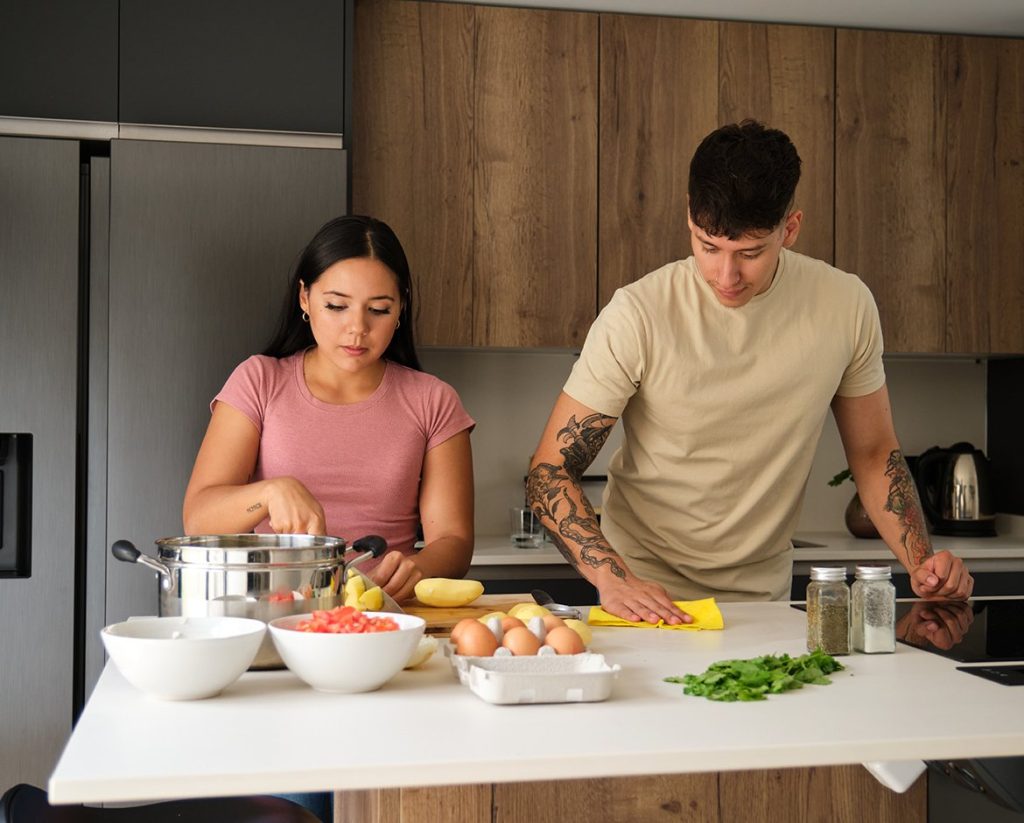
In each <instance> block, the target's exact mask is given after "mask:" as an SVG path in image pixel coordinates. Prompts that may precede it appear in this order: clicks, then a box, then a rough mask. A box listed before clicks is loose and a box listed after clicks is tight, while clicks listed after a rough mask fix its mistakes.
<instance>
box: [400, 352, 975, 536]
mask: <svg viewBox="0 0 1024 823" xmlns="http://www.w3.org/2000/svg"><path fill="white" fill-rule="evenodd" d="M420 358H421V360H422V361H423V367H424V369H426V370H427V371H429V372H431V373H432V374H436V375H437V376H438V377H440V378H441V379H442V380H445V381H447V382H448V383H450V384H451V385H452V386H454V387H455V389H456V390H457V391H458V392H459V395H460V396H461V397H462V402H463V404H464V405H465V406H466V409H467V410H468V411H469V413H470V414H471V415H472V416H473V417H474V418H475V419H476V421H477V426H476V430H475V431H474V432H473V438H472V440H473V470H474V475H475V485H476V532H477V535H479V536H489V535H499V534H504V533H506V531H507V529H508V525H507V523H508V509H509V507H510V506H516V505H521V504H522V499H523V482H522V481H523V475H524V474H526V472H527V470H528V467H529V461H530V455H531V454H533V450H534V449H535V448H536V446H537V442H538V440H539V439H540V435H541V431H542V429H543V428H544V424H545V423H546V422H547V418H548V414H550V412H551V407H552V405H553V404H554V402H555V398H556V397H557V396H558V392H559V391H560V390H561V388H562V384H563V383H564V382H565V379H566V377H567V376H568V374H569V371H570V369H571V368H572V364H573V363H574V362H575V360H576V355H575V353H574V352H571V351H522V350H478V349H477V350H474V349H429V348H425V349H421V350H420ZM885 368H886V375H887V380H888V385H889V394H890V398H891V401H892V408H893V415H894V417H895V421H896V433H897V435H898V436H899V439H900V444H901V445H902V447H903V451H904V453H906V454H920V453H921V452H922V451H924V450H925V449H927V448H929V447H930V446H935V445H941V446H949V445H951V444H953V443H955V442H957V441H959V440H968V441H970V442H972V443H973V444H974V445H975V446H977V447H978V448H982V449H984V448H986V440H985V392H986V367H985V363H984V362H975V361H973V360H963V359H941V358H931V359H928V358H911V357H903V358H887V359H886V363H885ZM620 439H621V427H619V426H616V427H615V429H613V431H612V434H611V436H610V437H609V438H608V442H607V443H606V444H605V447H604V448H603V449H602V451H601V453H600V454H599V455H598V457H597V459H596V460H595V461H594V463H593V465H592V466H591V467H590V468H589V469H588V473H589V474H603V473H604V472H605V470H606V468H607V465H608V460H609V458H610V457H611V455H612V454H613V453H614V451H615V450H616V449H617V448H618V446H619V443H620ZM845 467H846V458H845V457H844V456H843V449H842V444H841V443H840V441H839V434H838V432H837V430H836V426H835V423H834V422H833V420H832V416H831V415H828V417H827V419H826V422H825V430H824V431H823V433H822V436H821V442H820V443H819V444H818V449H817V453H816V455H815V458H814V464H813V465H812V467H811V474H810V477H809V478H808V481H807V494H806V497H805V499H804V508H803V514H802V516H801V519H800V529H799V530H800V531H807V532H811V531H815V532H820V531H842V530H843V529H844V528H845V526H844V525H843V512H844V511H845V509H846V504H847V503H848V502H849V499H850V497H852V495H853V486H852V485H851V484H849V483H844V484H843V485H842V486H839V487H838V488H833V487H831V486H829V485H828V481H829V480H830V479H831V478H832V477H833V475H835V474H836V473H837V472H839V471H841V470H842V469H843V468H845ZM592 502H594V503H595V504H598V503H599V502H600V501H598V500H593V501H592Z"/></svg>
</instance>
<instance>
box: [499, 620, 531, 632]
mask: <svg viewBox="0 0 1024 823" xmlns="http://www.w3.org/2000/svg"><path fill="white" fill-rule="evenodd" d="M525 628H526V624H525V623H524V622H523V621H522V620H520V619H519V618H518V617H503V618H501V630H502V631H503V632H507V631H508V630H509V629H525Z"/></svg>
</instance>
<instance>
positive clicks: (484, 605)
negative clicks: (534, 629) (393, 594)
mask: <svg viewBox="0 0 1024 823" xmlns="http://www.w3.org/2000/svg"><path fill="white" fill-rule="evenodd" d="M532 602H533V598H532V597H530V595H528V594H525V593H524V594H482V595H480V596H479V597H478V598H477V599H476V600H474V601H473V602H472V603H471V604H470V605H468V606H453V607H450V608H446V607H442V606H424V605H423V604H422V603H420V602H419V601H417V600H413V601H411V602H410V603H409V604H408V605H406V604H403V605H402V611H404V612H405V613H406V614H415V615H418V616H419V617H422V618H423V619H424V620H426V621H427V634H437V635H448V634H451V631H452V628H453V627H454V626H455V624H456V623H458V622H459V621H460V620H462V619H463V618H464V617H473V618H476V617H483V616H484V615H485V614H488V613H490V612H507V611H508V610H509V609H511V608H512V607H513V606H514V605H515V604H516V603H532Z"/></svg>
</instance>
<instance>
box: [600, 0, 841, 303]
mask: <svg viewBox="0 0 1024 823" xmlns="http://www.w3.org/2000/svg"><path fill="white" fill-rule="evenodd" d="M834 36H835V35H834V30H833V29H830V28H819V27H812V26H782V25H764V24H751V23H724V22H723V23H717V22H714V21H706V20H686V19H682V18H670V17H644V16H638V15H628V14H604V15H602V16H601V123H600V131H599V145H600V149H599V154H600V166H601V176H600V181H601V185H600V198H599V226H600V230H599V249H600V252H599V284H600V287H599V300H600V304H601V305H604V304H605V303H607V302H608V300H609V299H611V296H612V294H613V293H614V291H615V289H617V288H619V287H620V286H623V285H626V284H627V283H630V282H632V281H634V280H636V279H637V278H639V277H642V276H643V275H644V274H647V273H648V272H650V271H652V270H654V269H656V268H658V267H659V266H662V265H664V264H665V263H669V262H671V261H673V260H677V259H679V258H682V257H687V256H689V255H690V253H691V250H690V236H689V229H688V228H687V226H686V189H687V178H688V174H689V162H690V158H691V156H692V155H693V152H694V150H695V149H696V147H697V145H698V144H699V143H700V141H701V139H702V138H703V137H704V136H705V135H706V134H708V132H710V131H712V130H713V129H715V128H716V127H717V126H719V125H721V124H723V123H731V122H738V121H741V120H744V119H747V118H753V119H756V120H761V121H762V122H765V123H767V124H768V125H770V126H773V127H776V128H780V129H782V130H783V131H785V132H786V133H787V134H788V135H789V136H790V137H791V138H792V139H793V142H794V144H795V145H796V147H797V150H798V151H799V153H800V156H801V159H802V160H803V173H802V177H801V183H800V186H799V188H798V190H797V207H798V208H801V209H803V211H804V215H805V221H804V227H803V229H802V231H801V235H800V238H799V240H798V242H797V245H796V250H797V251H802V252H803V253H805V254H809V255H812V256H814V257H818V258H821V259H823V260H828V261H831V260H832V247H833V239H832V176H833V174H832V172H833V164H832V146H833V131H832V130H833V119H834V103H833V94H832V89H833V73H834Z"/></svg>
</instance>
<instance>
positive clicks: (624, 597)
mask: <svg viewBox="0 0 1024 823" xmlns="http://www.w3.org/2000/svg"><path fill="white" fill-rule="evenodd" d="M597 593H598V597H599V598H600V600H601V608H602V609H604V610H605V611H606V612H608V613H609V614H614V615H615V616H616V617H621V618H622V619H623V620H629V621H630V622H631V623H640V622H646V623H657V622H658V621H659V620H664V621H665V622H666V623H671V624H673V625H676V624H679V623H692V622H693V617H691V616H690V615H688V614H687V613H686V612H684V611H681V610H680V609H679V608H678V607H677V606H676V605H675V604H674V603H673V602H672V598H671V597H669V596H668V592H666V591H665V588H664V587H663V586H661V585H659V584H658V583H655V582H653V581H651V580H641V579H640V578H639V577H632V576H630V577H628V578H627V579H626V580H622V579H620V578H618V577H616V578H614V579H612V580H610V581H608V582H605V583H603V584H602V585H600V586H598V587H597Z"/></svg>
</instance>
